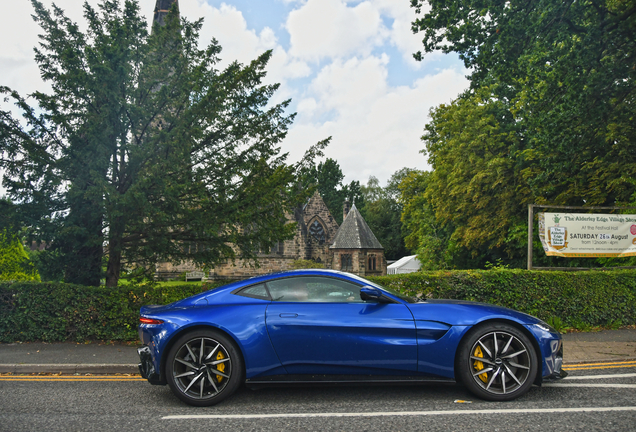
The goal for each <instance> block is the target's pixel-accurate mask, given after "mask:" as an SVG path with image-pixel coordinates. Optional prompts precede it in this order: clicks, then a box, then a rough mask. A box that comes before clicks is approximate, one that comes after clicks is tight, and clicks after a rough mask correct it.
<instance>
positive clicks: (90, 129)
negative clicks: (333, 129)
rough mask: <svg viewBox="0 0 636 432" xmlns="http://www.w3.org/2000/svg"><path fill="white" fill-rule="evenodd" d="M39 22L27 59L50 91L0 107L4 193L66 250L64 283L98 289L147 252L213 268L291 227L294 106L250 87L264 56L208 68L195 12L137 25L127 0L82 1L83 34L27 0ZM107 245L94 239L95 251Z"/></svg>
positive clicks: (214, 50)
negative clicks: (287, 150) (284, 143)
mask: <svg viewBox="0 0 636 432" xmlns="http://www.w3.org/2000/svg"><path fill="white" fill-rule="evenodd" d="M32 4H33V7H34V9H35V14H34V19H35V20H36V22H37V23H38V24H39V25H40V27H41V28H42V30H43V34H42V35H41V43H40V46H39V47H38V48H37V49H36V61H37V63H38V65H39V67H40V71H41V73H42V76H43V78H44V79H45V80H46V81H48V82H50V84H51V87H52V92H51V94H44V93H40V92H36V93H34V94H33V95H32V97H33V98H34V99H35V102H36V107H31V106H30V105H29V104H28V103H27V100H26V99H24V98H22V97H21V96H20V95H19V94H17V93H16V92H14V91H12V90H10V89H8V88H6V87H3V88H2V89H1V91H2V93H4V94H5V95H6V96H7V97H10V98H12V99H13V100H14V101H15V103H16V105H17V106H18V108H19V109H21V111H22V115H23V120H22V121H18V120H17V119H15V118H14V117H13V116H12V114H11V113H10V112H5V111H3V112H1V113H0V118H1V122H0V146H1V147H0V151H1V152H2V156H3V158H2V165H3V168H4V169H5V170H6V171H5V178H4V184H5V185H6V187H7V190H8V193H9V195H10V196H11V197H12V198H14V199H15V202H16V203H18V204H20V206H21V208H22V211H23V212H24V215H25V216H24V217H25V219H27V220H29V221H30V224H29V226H30V227H31V229H32V232H34V233H36V234H37V235H39V236H40V237H41V238H42V239H43V240H47V241H50V242H51V243H52V244H53V245H55V248H57V250H59V251H60V252H61V253H63V254H64V256H65V260H66V262H67V264H68V266H67V268H66V273H65V279H66V280H67V281H68V282H76V283H84V284H90V285H96V284H97V283H99V279H100V277H102V261H103V259H104V258H105V259H106V262H107V264H106V275H105V276H106V285H108V286H116V285H117V282H118V279H119V275H120V273H121V271H122V268H123V267H128V268H130V267H135V266H145V267H151V266H152V265H153V264H154V263H155V262H157V261H159V260H165V261H175V262H179V261H183V260H191V261H193V262H195V263H197V264H199V265H206V266H209V265H213V264H214V263H218V262H220V261H223V260H227V259H234V258H235V257H236V256H237V255H240V256H241V257H242V258H244V259H255V258H256V254H255V251H258V250H262V249H267V248H268V247H269V246H271V245H272V244H273V243H274V242H275V241H278V240H280V239H283V238H287V237H288V236H291V235H292V233H293V227H292V226H289V225H285V224H284V220H285V218H284V214H285V211H290V210H291V209H292V207H293V206H294V205H295V203H296V201H297V200H299V199H302V196H299V195H298V194H296V193H295V191H294V189H293V188H292V184H294V182H295V180H294V179H295V170H296V167H293V166H289V165H287V164H286V163H285V160H286V159H285V158H286V155H281V154H280V149H279V146H278V144H279V143H280V141H281V140H282V139H283V138H284V137H285V135H286V133H287V129H288V126H289V125H290V123H291V122H292V120H293V115H286V114H285V109H286V108H287V106H288V104H289V101H286V102H284V103H282V104H278V105H271V104H270V103H269V100H270V97H271V96H272V94H273V93H274V92H275V91H276V89H277V88H278V85H264V84H262V80H263V77H264V76H265V67H266V65H267V62H268V60H269V58H270V57H271V52H266V53H264V54H263V55H261V56H260V57H258V58H257V59H255V60H254V61H252V62H251V63H250V64H249V65H241V64H238V63H236V62H235V63H232V64H231V65H230V66H228V67H227V68H226V69H225V70H223V71H218V70H217V69H216V65H217V63H218V54H219V53H220V51H221V47H220V46H219V45H218V43H217V42H216V41H213V42H212V43H211V44H210V45H209V46H208V47H207V48H205V49H203V50H201V49H199V48H198V38H199V30H200V28H201V23H202V21H201V20H199V21H197V22H194V23H193V22H188V21H187V20H185V19H183V20H179V17H178V12H177V11H176V9H174V8H173V10H172V11H171V13H170V14H169V15H168V16H167V17H166V19H165V23H166V24H165V26H162V27H161V26H155V27H154V28H153V31H152V33H150V34H149V33H148V31H147V29H146V19H145V17H142V16H141V15H140V14H139V5H138V3H137V1H134V0H127V1H125V3H124V5H123V7H122V6H120V3H119V2H118V1H117V0H103V1H102V2H101V3H100V5H99V8H98V10H95V9H94V8H92V7H91V6H90V5H89V4H88V3H85V4H84V17H85V19H86V21H87V24H88V26H87V30H86V31H85V32H82V31H81V30H80V28H79V26H77V25H76V24H75V23H73V22H71V21H70V20H69V19H68V18H67V17H66V16H65V15H64V12H63V11H62V10H61V9H59V8H57V7H56V6H53V8H52V10H51V11H49V10H47V9H46V8H45V7H44V6H43V5H42V4H41V3H40V2H38V1H36V0H32ZM104 245H105V247H104Z"/></svg>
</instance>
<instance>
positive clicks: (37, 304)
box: [0, 269, 636, 342]
mask: <svg viewBox="0 0 636 432" xmlns="http://www.w3.org/2000/svg"><path fill="white" fill-rule="evenodd" d="M369 279H370V280H373V281H374V282H377V283H379V284H381V285H384V286H386V287H389V288H393V289H396V290H398V291H401V292H403V293H405V294H409V295H412V296H416V297H421V298H449V299H457V300H472V301H479V302H485V303H492V304H497V305H501V306H507V307H510V308H513V309H517V310H519V311H522V312H527V313H529V314H531V315H535V316H537V317H539V318H542V319H544V320H546V321H548V322H549V323H550V324H552V325H554V326H555V327H557V329H559V330H564V329H565V330H567V329H568V328H575V329H579V330H589V329H590V328H592V327H611V328H613V327H618V326H625V325H633V324H636V271H635V270H614V271H588V272H538V271H525V270H507V269H497V270H483V271H480V270H469V271H437V272H423V273H411V274H406V275H391V276H381V277H373V278H369ZM217 285H218V284H217ZM214 286H215V285H214V284H206V285H204V286H203V288H202V287H201V286H200V285H195V284H183V285H178V286H166V287H161V286H147V285H126V286H122V287H118V288H114V289H113V288H105V287H97V288H96V287H85V286H80V285H71V284H64V283H35V282H13V283H9V282H0V342H15V341H22V342H27V341H45V342H56V341H76V342H81V341H89V340H111V341H135V340H137V323H138V317H139V308H140V307H141V306H142V305H146V304H167V303H170V302H172V301H175V300H179V299H181V298H185V297H188V296H190V295H193V294H196V293H198V292H201V290H205V289H209V288H214Z"/></svg>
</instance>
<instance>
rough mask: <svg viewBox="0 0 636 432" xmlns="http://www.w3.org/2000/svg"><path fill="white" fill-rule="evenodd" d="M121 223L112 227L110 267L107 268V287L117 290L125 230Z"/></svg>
mask: <svg viewBox="0 0 636 432" xmlns="http://www.w3.org/2000/svg"><path fill="white" fill-rule="evenodd" d="M120 225H121V224H120V223H119V221H115V222H114V223H113V224H112V225H111V229H110V232H109V241H108V265H107V267H106V286H107V287H109V288H116V287H117V284H118V283H119V274H120V273H121V258H122V253H121V252H122V237H123V230H122V229H121V226H120Z"/></svg>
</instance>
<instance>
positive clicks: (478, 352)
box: [473, 345, 488, 382]
mask: <svg viewBox="0 0 636 432" xmlns="http://www.w3.org/2000/svg"><path fill="white" fill-rule="evenodd" d="M474 356H475V357H479V358H484V353H483V352H481V347H480V346H479V345H478V346H477V348H475V352H474ZM473 367H474V368H475V370H476V371H478V372H479V371H480V370H483V369H485V367H484V363H483V362H480V361H477V360H475V363H473ZM479 379H480V380H482V381H483V382H488V373H486V372H484V373H483V374H480V375H479Z"/></svg>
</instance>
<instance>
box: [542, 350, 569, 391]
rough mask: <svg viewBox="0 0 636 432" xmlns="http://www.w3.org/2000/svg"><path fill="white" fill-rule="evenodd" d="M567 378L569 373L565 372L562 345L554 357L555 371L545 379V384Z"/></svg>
mask: <svg viewBox="0 0 636 432" xmlns="http://www.w3.org/2000/svg"><path fill="white" fill-rule="evenodd" d="M566 376H568V373H567V372H566V371H564V370H563V343H561V344H560V348H559V351H558V352H557V353H556V355H555V356H554V370H553V371H552V373H551V374H550V375H548V376H545V377H543V382H554V381H559V380H562V379H563V378H565V377H566Z"/></svg>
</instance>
